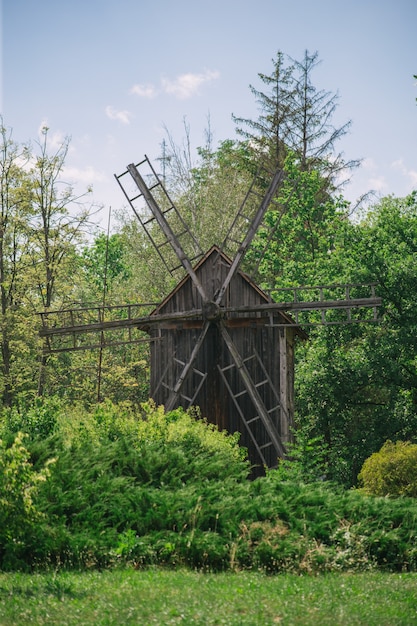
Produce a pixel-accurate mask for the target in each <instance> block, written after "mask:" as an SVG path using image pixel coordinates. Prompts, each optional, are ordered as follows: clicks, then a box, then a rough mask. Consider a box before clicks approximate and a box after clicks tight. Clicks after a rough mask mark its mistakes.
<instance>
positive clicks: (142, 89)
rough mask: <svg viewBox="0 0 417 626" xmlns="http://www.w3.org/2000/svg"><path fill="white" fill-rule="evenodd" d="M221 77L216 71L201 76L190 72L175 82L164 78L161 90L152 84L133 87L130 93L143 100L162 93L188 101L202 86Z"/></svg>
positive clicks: (203, 73) (180, 76) (181, 75)
mask: <svg viewBox="0 0 417 626" xmlns="http://www.w3.org/2000/svg"><path fill="white" fill-rule="evenodd" d="M219 76H220V74H219V72H217V71H214V70H206V71H205V72H202V73H200V74H192V73H191V72H188V73H187V74H180V75H179V76H177V77H176V78H174V79H173V80H171V79H169V78H162V79H161V83H160V88H159V89H158V88H157V87H156V86H155V85H152V84H146V85H139V84H137V85H133V87H132V89H131V90H130V93H133V94H135V95H137V96H139V97H141V98H154V97H155V96H157V95H158V94H159V93H161V92H162V93H166V94H168V95H171V96H174V97H175V98H178V99H179V100H186V99H187V98H191V97H192V96H194V95H195V94H196V93H198V90H199V88H200V87H201V85H204V83H208V82H210V81H212V80H215V79H217V78H218V77H219Z"/></svg>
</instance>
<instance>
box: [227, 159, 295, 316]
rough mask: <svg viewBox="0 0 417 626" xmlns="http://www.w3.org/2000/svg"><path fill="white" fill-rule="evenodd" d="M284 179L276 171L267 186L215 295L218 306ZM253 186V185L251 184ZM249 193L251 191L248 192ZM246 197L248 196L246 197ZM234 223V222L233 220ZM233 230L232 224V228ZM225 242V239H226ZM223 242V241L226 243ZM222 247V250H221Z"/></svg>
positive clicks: (282, 175)
mask: <svg viewBox="0 0 417 626" xmlns="http://www.w3.org/2000/svg"><path fill="white" fill-rule="evenodd" d="M283 179H284V172H283V170H277V171H276V172H275V174H274V176H273V178H272V180H271V182H270V184H269V187H268V189H267V191H266V193H265V195H264V196H263V198H262V201H261V203H260V205H259V207H258V210H257V211H256V214H255V216H254V218H253V219H252V220H251V221H250V223H249V228H248V230H247V233H246V236H245V238H244V239H243V241H242V242H241V244H240V245H239V249H238V251H237V253H236V255H235V257H234V259H233V262H232V264H231V266H230V269H229V272H228V274H227V276H226V278H225V281H224V283H223V285H222V287H221V289H220V290H219V292H218V293H217V295H216V298H215V303H216V304H217V305H218V304H220V302H221V301H222V299H223V296H224V294H225V292H226V289H227V287H228V286H229V283H230V281H231V280H232V278H233V276H234V275H235V273H236V272H237V270H238V269H239V266H240V264H241V262H242V260H243V257H244V256H245V254H246V252H247V251H248V248H249V246H250V244H251V243H252V240H253V238H254V236H255V234H256V231H257V230H258V228H259V225H260V224H261V222H262V220H263V217H264V215H265V213H266V211H267V209H268V207H269V205H270V204H271V202H272V200H273V198H274V196H275V194H276V191H277V189H278V187H279V185H280V184H281V182H282V180H283ZM253 184H254V183H253ZM249 193H251V190H250V191H249V192H248V195H249ZM247 197H248V196H247ZM245 204H246V199H245V202H244V203H243V205H242V207H241V208H240V209H239V212H238V215H237V216H236V218H238V217H239V216H240V217H242V215H243V214H244V206H245ZM235 221H236V220H235ZM231 228H232V229H233V224H232V227H231ZM226 240H227V237H226ZM226 240H225V241H226ZM224 245H225V243H224V244H223V246H224ZM223 246H222V248H223Z"/></svg>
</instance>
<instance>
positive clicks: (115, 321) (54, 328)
mask: <svg viewBox="0 0 417 626" xmlns="http://www.w3.org/2000/svg"><path fill="white" fill-rule="evenodd" d="M155 306H156V305H155V304H154V303H148V304H147V303H145V304H127V305H105V306H102V305H100V306H96V307H84V308H72V309H63V310H58V311H42V312H41V313H39V314H38V315H40V318H41V322H42V326H41V328H40V329H39V335H40V337H42V338H43V339H44V340H45V346H44V354H52V353H54V352H69V351H73V350H88V349H92V348H96V347H97V342H96V341H93V339H92V337H93V335H94V334H96V333H104V334H105V341H104V344H105V345H106V346H115V345H124V344H130V343H137V342H138V341H140V342H142V341H145V340H144V339H142V338H139V339H138V337H137V335H140V332H138V331H142V332H144V331H145V332H146V331H147V330H148V329H149V328H151V327H153V326H158V325H159V324H164V323H169V322H172V323H174V324H175V323H177V322H181V323H182V322H183V321H186V320H188V319H193V320H195V319H197V320H198V319H203V311H202V309H192V310H190V311H183V312H171V313H165V314H159V315H158V314H154V313H149V314H148V315H146V314H145V315H144V313H146V312H148V311H152V310H153V309H154V308H155ZM123 331H126V333H123ZM120 333H123V335H122V337H120V336H119V334H120ZM109 334H110V338H109ZM126 334H127V338H126ZM113 335H116V336H117V338H116V337H113ZM148 341H149V339H148ZM98 345H100V344H98Z"/></svg>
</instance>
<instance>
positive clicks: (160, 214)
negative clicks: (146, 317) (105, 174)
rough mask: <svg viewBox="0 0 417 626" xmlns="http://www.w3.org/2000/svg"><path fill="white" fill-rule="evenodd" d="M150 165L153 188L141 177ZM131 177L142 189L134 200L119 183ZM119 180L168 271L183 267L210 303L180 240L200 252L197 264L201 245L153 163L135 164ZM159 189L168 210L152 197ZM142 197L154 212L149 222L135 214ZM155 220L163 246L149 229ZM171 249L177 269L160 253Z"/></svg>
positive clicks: (118, 177)
mask: <svg viewBox="0 0 417 626" xmlns="http://www.w3.org/2000/svg"><path fill="white" fill-rule="evenodd" d="M144 164H145V165H147V166H148V167H149V168H150V171H151V174H152V177H153V180H154V181H155V182H154V184H153V185H152V186H151V187H148V185H147V184H146V182H145V180H144V178H143V177H142V175H141V174H140V173H139V169H138V168H139V167H140V166H143V165H144ZM126 173H129V174H130V176H131V177H132V179H133V181H134V183H135V185H136V187H137V188H138V189H139V192H140V193H139V194H137V195H135V196H134V197H130V196H129V194H128V193H127V192H126V190H125V189H124V187H123V186H122V183H121V182H120V179H121V178H122V177H123V176H124V175H125V174H126ZM116 180H117V181H118V183H119V185H120V187H121V188H122V190H123V193H124V194H125V196H126V198H127V199H128V201H129V203H130V205H131V207H132V208H133V210H134V212H135V215H136V217H137V218H138V220H139V221H140V223H141V225H142V227H143V228H144V230H145V232H146V233H147V235H148V237H149V238H150V240H151V242H152V244H153V246H154V247H155V248H156V250H157V252H158V254H159V256H160V257H161V259H162V260H163V262H164V264H165V265H166V266H167V268H168V270H169V271H170V273H173V272H174V271H175V270H176V269H178V267H181V266H182V267H183V268H184V269H185V271H186V272H187V273H188V275H189V276H190V278H191V280H192V281H193V283H194V285H195V287H196V289H197V291H198V292H199V294H200V296H201V297H202V299H203V302H205V301H206V300H207V298H206V294H205V291H204V289H203V286H202V285H201V282H200V280H199V279H198V277H197V275H196V273H195V272H194V270H193V266H192V264H191V260H190V258H189V257H188V255H187V254H186V252H185V250H184V246H183V245H182V244H181V241H180V240H185V239H187V240H188V243H190V241H191V247H192V248H194V249H195V250H196V251H197V254H196V255H195V256H194V257H193V260H195V259H196V258H199V257H201V256H202V252H201V250H200V248H199V246H198V243H197V241H196V239H195V238H194V237H193V235H192V234H191V232H190V230H189V229H188V227H187V225H186V224H185V222H184V220H183V219H182V218H181V216H180V214H179V213H178V211H177V209H176V208H175V205H174V203H173V202H172V201H171V199H170V198H169V196H168V194H167V192H166V190H165V187H164V186H163V184H162V182H161V181H160V180H159V177H158V175H157V174H156V172H155V170H154V169H153V167H152V165H151V163H150V162H149V159H148V158H147V157H146V156H145V159H144V160H143V161H141V163H139V164H138V165H134V164H133V163H131V164H130V165H128V166H127V171H126V172H124V173H123V174H120V175H119V176H116ZM155 188H158V189H159V190H160V192H161V194H162V196H163V197H164V198H165V199H166V200H167V203H168V204H167V206H166V207H163V208H161V207H160V206H159V204H158V202H157V201H156V199H155V196H154V194H153V193H152V190H153V189H155ZM140 197H143V199H144V200H145V202H146V205H147V207H148V209H149V210H150V212H151V215H152V217H150V218H147V219H143V218H142V217H141V216H140V215H139V213H138V211H137V210H136V207H135V205H134V201H135V200H137V199H138V198H140ZM169 215H173V219H172V226H171V224H170V221H169V220H168V216H169ZM155 220H156V222H157V224H158V225H159V227H160V229H161V231H162V233H163V235H164V237H165V239H164V240H163V241H162V243H160V244H158V243H157V242H156V241H155V239H154V237H153V236H152V234H151V232H150V228H149V225H150V224H153V223H154V221H155ZM174 227H175V231H174ZM167 245H168V246H170V248H171V249H172V250H173V251H174V254H175V257H176V259H177V260H178V262H179V265H176V266H174V267H172V266H171V265H170V264H168V263H167V261H166V258H165V256H164V255H163V254H162V252H161V250H162V248H163V247H164V246H167Z"/></svg>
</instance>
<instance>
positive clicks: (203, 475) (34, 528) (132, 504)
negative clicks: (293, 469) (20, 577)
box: [0, 400, 417, 573]
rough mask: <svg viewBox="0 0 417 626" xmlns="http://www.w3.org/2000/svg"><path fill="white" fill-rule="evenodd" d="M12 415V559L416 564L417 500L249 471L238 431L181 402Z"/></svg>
mask: <svg viewBox="0 0 417 626" xmlns="http://www.w3.org/2000/svg"><path fill="white" fill-rule="evenodd" d="M1 419H2V421H1V430H0V432H1V437H0V438H1V440H2V442H1V449H0V505H1V506H0V567H1V569H3V570H19V569H23V570H25V569H26V570H33V569H44V568H61V567H62V568H89V567H100V568H104V567H114V566H116V565H118V564H121V565H122V564H123V565H124V564H132V565H134V566H136V567H142V566H147V565H151V564H158V565H165V566H171V567H174V566H175V567H176V566H188V567H192V568H198V569H204V570H211V571H220V570H230V569H232V570H237V569H257V570H258V569H260V570H264V571H266V572H270V573H275V572H282V571H287V572H298V573H315V572H328V571H359V570H367V569H382V570H387V571H417V501H416V500H415V499H412V498H397V499H390V498H380V497H373V496H367V495H365V494H363V493H361V492H360V491H358V490H346V489H344V488H343V487H341V486H338V485H335V484H331V483H328V482H326V481H321V482H313V483H306V482H300V481H290V480H283V476H282V472H280V471H279V470H277V471H270V472H268V473H267V475H266V476H265V477H262V478H258V479H256V480H249V479H248V476H249V472H250V468H249V465H248V462H247V460H246V457H245V453H244V450H242V448H240V447H239V445H238V437H237V436H235V435H228V434H227V433H220V432H218V431H216V430H215V429H214V428H213V427H211V426H210V425H208V424H207V423H205V422H204V421H203V420H196V419H195V415H193V414H191V413H187V412H184V411H182V410H176V411H172V412H170V413H168V414H165V413H164V411H163V409H162V408H161V407H155V406H153V405H152V404H144V405H142V407H140V409H133V408H131V407H129V406H118V407H116V406H113V405H111V404H103V405H100V406H98V407H97V408H96V410H95V411H94V412H93V413H90V414H87V413H85V412H84V411H81V410H80V409H76V408H73V409H71V410H69V409H68V408H62V407H60V406H59V405H58V404H57V403H56V402H54V401H53V400H52V401H49V402H46V403H45V402H44V403H39V404H37V405H35V406H33V407H31V408H30V409H27V410H22V411H16V410H14V411H8V412H6V413H4V415H3V416H2V418H1Z"/></svg>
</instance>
